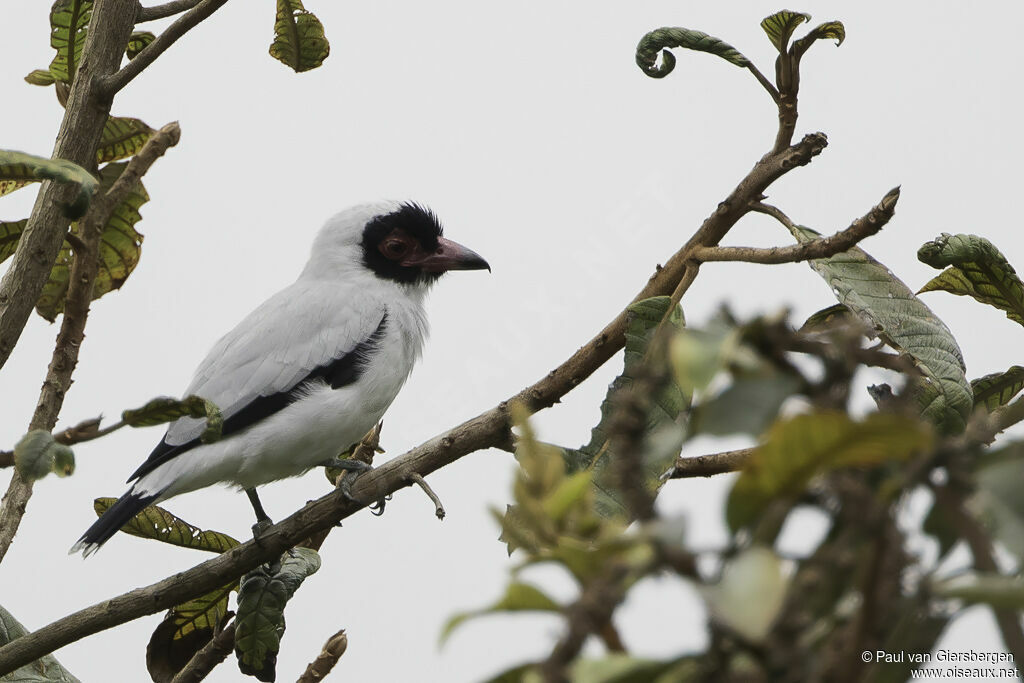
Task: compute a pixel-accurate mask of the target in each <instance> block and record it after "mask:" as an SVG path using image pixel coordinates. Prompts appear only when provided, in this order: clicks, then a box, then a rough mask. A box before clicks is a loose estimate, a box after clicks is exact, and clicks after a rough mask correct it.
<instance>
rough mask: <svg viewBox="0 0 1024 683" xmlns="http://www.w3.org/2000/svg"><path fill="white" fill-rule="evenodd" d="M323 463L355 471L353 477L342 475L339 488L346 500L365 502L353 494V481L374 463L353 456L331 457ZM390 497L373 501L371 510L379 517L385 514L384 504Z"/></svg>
mask: <svg viewBox="0 0 1024 683" xmlns="http://www.w3.org/2000/svg"><path fill="white" fill-rule="evenodd" d="M322 464H323V466H324V467H334V468H336V469H339V470H347V471H348V472H353V473H354V475H353V476H351V477H349V476H344V475H342V477H341V480H340V481H339V482H338V490H339V491H340V492H341V495H342V496H344V497H345V499H346V500H351V501H352V502H354V503H360V504H363V501H361V500H359V499H358V498H356V497H355V496H354V495H352V483H353V482H354V481H355V480H356V479H358V478H359V477H360V476H361V475H362V474H363V473H365V472H369V471H370V470H372V469H373V466H372V465H369V464H367V463H365V462H363V461H362V460H352V459H351V458H331V459H330V460H327V461H326V462H324V463H322ZM389 497H390V496H387V497H385V498H381V499H379V500H378V501H377V502H376V503H372V504H371V505H370V506H369V508H370V512H371V513H372V514H373V515H375V516H377V517H380V516H381V515H383V514H384V504H385V503H386V501H387V498H389Z"/></svg>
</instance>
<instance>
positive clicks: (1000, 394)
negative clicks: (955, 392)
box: [971, 365, 1024, 412]
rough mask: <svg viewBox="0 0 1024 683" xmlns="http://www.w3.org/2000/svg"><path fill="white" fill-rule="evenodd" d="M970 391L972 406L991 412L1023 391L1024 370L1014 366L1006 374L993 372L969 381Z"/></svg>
mask: <svg viewBox="0 0 1024 683" xmlns="http://www.w3.org/2000/svg"><path fill="white" fill-rule="evenodd" d="M971 389H972V390H973V391H974V405H975V406H981V405H983V406H985V408H986V409H987V410H988V411H989V412H992V411H993V410H995V409H996V408H998V407H999V406H1004V405H1006V404H1007V403H1009V402H1010V399H1012V398H1013V397H1014V396H1016V395H1017V394H1019V393H1020V391H1021V389H1024V368H1022V367H1021V366H1019V365H1014V366H1013V367H1011V368H1010V369H1009V370H1007V371H1006V372H994V373H992V374H991V375H985V376H984V377H979V378H978V379H974V380H971Z"/></svg>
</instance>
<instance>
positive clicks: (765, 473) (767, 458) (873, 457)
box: [726, 412, 934, 531]
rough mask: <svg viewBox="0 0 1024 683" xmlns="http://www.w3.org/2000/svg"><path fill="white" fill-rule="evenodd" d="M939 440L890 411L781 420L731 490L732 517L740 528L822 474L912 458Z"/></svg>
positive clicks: (728, 508) (731, 521)
mask: <svg viewBox="0 0 1024 683" xmlns="http://www.w3.org/2000/svg"><path fill="white" fill-rule="evenodd" d="M933 441H934V435H933V433H932V430H931V429H930V428H929V427H928V426H927V425H925V424H924V423H922V422H919V421H917V420H914V419H911V418H908V417H904V416H902V415H896V414H890V413H874V414H872V415H869V416H868V418H867V419H866V420H864V421H863V422H854V421H853V420H851V419H850V417H849V416H847V415H845V414H843V413H838V412H822V413H812V414H807V415H798V416H796V417H794V418H792V419H789V420H785V421H779V422H776V423H775V425H774V426H772V428H771V429H769V430H768V434H767V436H766V438H765V441H764V443H763V444H761V445H760V446H758V447H757V448H756V449H755V450H754V452H753V454H752V456H751V458H750V460H749V461H748V463H747V465H746V467H744V469H743V471H742V472H741V473H740V476H739V478H738V479H737V480H736V483H735V484H734V485H733V487H732V490H731V491H730V492H729V499H728V502H727V504H726V519H727V521H728V522H729V526H730V528H732V529H733V530H734V531H735V530H738V529H740V528H743V527H745V526H748V525H749V524H750V523H752V522H753V521H754V520H755V518H756V517H757V515H758V514H759V513H760V512H761V511H762V510H763V509H764V508H765V507H767V506H768V504H769V503H771V502H772V501H773V500H775V499H777V498H789V497H792V496H795V495H797V494H799V493H800V492H802V491H803V490H804V488H805V487H806V486H807V484H808V482H809V481H810V480H811V478H812V477H814V476H815V475H816V474H818V473H819V472H823V471H825V470H828V469H834V468H838V467H850V466H871V465H877V464H879V463H883V462H886V461H889V460H906V459H907V458H909V457H910V456H911V455H913V454H915V453H919V452H922V451H925V450H927V449H929V448H931V446H932V443H933Z"/></svg>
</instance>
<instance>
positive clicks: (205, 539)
mask: <svg viewBox="0 0 1024 683" xmlns="http://www.w3.org/2000/svg"><path fill="white" fill-rule="evenodd" d="M116 501H117V499H116V498H97V499H96V500H95V501H93V509H94V510H95V511H96V516H97V517H99V516H101V515H103V513H104V512H106V511H107V509H108V508H109V507H110V506H111V505H113V504H114V503H115V502H116ZM121 531H123V532H124V533H126V534H130V535H132V536H138V537H140V538H150V539H153V540H156V541H161V542H163V543H170V544H171V545H176V546H179V547H181V548H193V549H195V550H207V551H209V552H212V553H223V552H225V551H227V550H231V549H232V548H234V547H235V546H237V545H238V541H236V540H235V539H233V538H231V537H230V536H228V535H227V534H223V533H221V532H219V531H204V530H202V529H199V528H198V527H195V526H192V525H191V524H189V523H188V522H186V521H184V520H183V519H180V518H179V517H177V516H175V515H173V514H171V513H170V512H168V511H167V510H164V509H163V508H161V507H159V506H156V505H150V506H149V507H147V508H146V509H144V510H143V511H142V512H140V513H139V514H137V515H135V516H134V517H132V519H131V520H130V521H129V522H128V523H127V524H125V525H124V526H123V527H121Z"/></svg>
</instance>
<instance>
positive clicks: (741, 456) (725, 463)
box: [668, 448, 754, 479]
mask: <svg viewBox="0 0 1024 683" xmlns="http://www.w3.org/2000/svg"><path fill="white" fill-rule="evenodd" d="M753 452H754V449H753V448H741V449H739V450H737V451H725V452H724V453H711V454H710V455H698V456H697V457H695V458H677V459H676V462H675V464H674V465H672V469H670V470H669V471H668V478H669V479H691V478H693V477H712V476H714V475H716V474H724V473H725V472H738V471H740V470H741V469H743V466H744V465H746V464H747V461H748V460H750V456H751V454H752V453H753Z"/></svg>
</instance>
